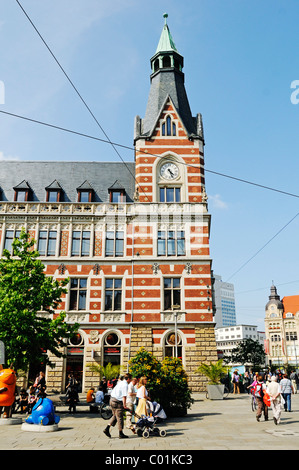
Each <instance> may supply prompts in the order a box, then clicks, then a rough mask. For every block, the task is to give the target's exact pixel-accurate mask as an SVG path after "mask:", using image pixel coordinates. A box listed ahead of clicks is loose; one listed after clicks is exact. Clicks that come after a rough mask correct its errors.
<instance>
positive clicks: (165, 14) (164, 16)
mask: <svg viewBox="0 0 299 470" xmlns="http://www.w3.org/2000/svg"><path fill="white" fill-rule="evenodd" d="M163 18H165V24H167V18H168V13H164V15H163Z"/></svg>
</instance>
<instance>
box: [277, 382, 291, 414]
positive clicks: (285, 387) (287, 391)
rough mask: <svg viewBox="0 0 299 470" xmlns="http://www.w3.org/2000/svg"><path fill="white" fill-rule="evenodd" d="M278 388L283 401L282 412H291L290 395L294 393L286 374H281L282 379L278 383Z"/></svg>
mask: <svg viewBox="0 0 299 470" xmlns="http://www.w3.org/2000/svg"><path fill="white" fill-rule="evenodd" d="M280 386H281V393H282V396H283V398H284V401H285V403H284V410H285V411H289V412H291V411H292V410H291V395H292V393H294V387H293V385H292V382H291V381H290V379H289V378H288V375H287V374H283V378H282V380H281V381H280Z"/></svg>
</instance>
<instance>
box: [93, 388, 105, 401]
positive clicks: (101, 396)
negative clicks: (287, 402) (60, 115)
mask: <svg viewBox="0 0 299 470" xmlns="http://www.w3.org/2000/svg"><path fill="white" fill-rule="evenodd" d="M94 402H95V404H96V405H97V406H98V405H101V404H102V403H104V390H103V387H101V386H99V388H98V390H97V392H96V395H95V400H94Z"/></svg>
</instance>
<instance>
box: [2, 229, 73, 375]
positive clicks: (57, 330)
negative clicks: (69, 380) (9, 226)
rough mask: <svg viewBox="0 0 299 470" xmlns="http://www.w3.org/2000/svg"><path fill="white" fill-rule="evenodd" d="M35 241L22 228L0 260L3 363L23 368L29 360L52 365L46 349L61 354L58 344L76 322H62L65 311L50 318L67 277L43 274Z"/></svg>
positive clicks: (66, 336) (71, 331) (60, 343)
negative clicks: (69, 323) (57, 277)
mask: <svg viewBox="0 0 299 470" xmlns="http://www.w3.org/2000/svg"><path fill="white" fill-rule="evenodd" d="M34 243H35V242H34V240H30V239H29V235H28V234H27V233H26V232H25V230H24V229H22V231H21V234H20V237H19V239H15V240H14V241H13V243H12V251H13V253H12V255H11V253H10V252H9V251H8V250H4V251H3V258H2V259H1V260H0V340H2V341H3V342H4V345H5V358H6V363H7V364H13V366H14V368H15V370H18V369H21V370H23V371H26V370H27V369H28V367H29V364H31V363H32V364H39V363H44V364H49V365H50V366H51V365H52V364H51V362H50V360H49V357H48V355H47V351H50V352H51V353H52V354H54V355H55V356H57V357H61V356H63V353H62V352H61V347H62V346H65V340H66V339H67V338H70V337H72V336H73V335H74V333H75V332H77V330H78V326H79V325H78V324H75V325H72V326H70V325H68V324H67V323H65V321H64V319H65V312H62V313H60V314H59V315H54V317H53V319H52V318H51V316H52V315H51V314H54V311H55V309H56V308H57V307H58V306H59V304H60V302H61V297H62V295H63V293H66V292H67V289H66V288H65V286H66V285H67V283H68V280H67V279H64V280H62V281H58V280H55V279H53V277H51V276H46V274H45V272H44V269H45V266H44V265H43V264H42V262H41V260H40V259H38V257H39V253H38V251H36V250H34ZM42 312H46V314H45V313H42Z"/></svg>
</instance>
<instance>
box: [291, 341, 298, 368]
mask: <svg viewBox="0 0 299 470" xmlns="http://www.w3.org/2000/svg"><path fill="white" fill-rule="evenodd" d="M296 339H297V336H294V335H292V336H291V340H292V341H294V354H295V361H296V369H297V367H298V364H297V354H296V343H295V341H296Z"/></svg>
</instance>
